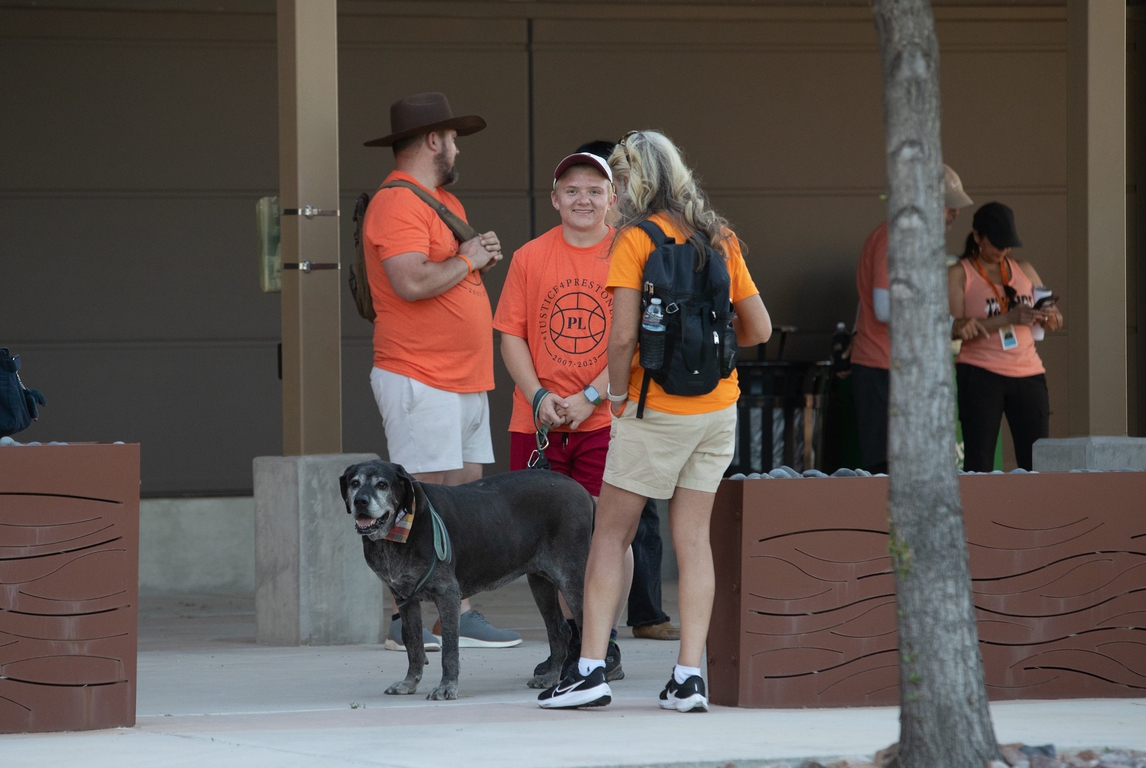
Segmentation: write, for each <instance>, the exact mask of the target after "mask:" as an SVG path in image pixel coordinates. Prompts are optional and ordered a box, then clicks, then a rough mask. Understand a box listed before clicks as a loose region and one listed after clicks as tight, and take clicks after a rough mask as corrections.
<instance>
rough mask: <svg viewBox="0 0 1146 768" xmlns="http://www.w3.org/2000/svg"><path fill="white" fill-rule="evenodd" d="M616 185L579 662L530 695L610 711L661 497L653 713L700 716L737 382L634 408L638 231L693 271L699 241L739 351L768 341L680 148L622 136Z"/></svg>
mask: <svg viewBox="0 0 1146 768" xmlns="http://www.w3.org/2000/svg"><path fill="white" fill-rule="evenodd" d="M609 165H610V166H611V167H612V170H613V178H614V180H615V181H616V182H617V186H618V193H619V199H618V213H619V215H620V222H619V224H618V228H617V230H618V231H617V235H616V238H615V240H614V243H613V250H612V262H611V265H610V270H609V279H608V288H609V290H610V291H612V293H613V324H612V327H611V329H610V332H609V352H608V356H609V368H608V370H609V383H608V388H607V392H608V397H609V400H610V409H611V412H612V416H613V420H612V427H611V434H610V442H609V452H608V457H607V458H606V463H605V475H604V482H603V483H602V486H601V496H600V499H599V500H598V504H597V517H596V523H595V525H594V529H593V543H592V547H591V549H590V552H589V562H588V565H587V567H586V572H585V606H584V621H583V624H584V628H583V632H582V646H581V653H582V655H581V657H580V659H579V660H578V662H577V664H576V665H575V666H571V668H570V670H569V672H568V674H567V675H566V676H565V677H564V678H563V679H562V680H561V681H560V682H559V683H558V684H557V685H556V686H555V687H553V688H550V689H549V690H547V691H545V692H544V693H542V694H541V695H540V696H539V697H538V703H539V704H540V705H541V706H542V707H545V708H547V709H549V708H552V709H569V708H576V707H590V706H604V705H606V704H608V703H609V702H610V701H612V691H611V690H610V688H609V684H608V683H607V682H605V677H604V667H605V655H606V652H607V648H608V642H609V630H610V628H611V627H612V626H613V619H614V610H615V607H616V605H617V601H618V599H619V598H620V594H621V590H622V588H623V587H622V580H623V575H624V556H625V552H626V551H627V550H628V548H629V545H630V543H631V542H632V540H633V536H634V534H635V533H636V530H637V525H638V523H639V521H640V515H641V509H642V507H643V506H644V504H645V501H646V499H647V498H650V497H651V498H662V499H663V498H667V499H670V501H669V524H670V527H671V529H672V537H673V545H674V548H675V549H676V555H677V564H678V567H679V570H680V583H679V599H680V616H681V640H680V653H679V655H678V657H677V665H676V667H675V668H674V670H673V673H672V677H670V679H669V682H668V684H667V685H666V686H665V689H664V691H662V692H661V695H660V706H661V707H662V708H664V709H675V710H678V711H681V712H697V711H707V709H708V698H707V695H706V692H705V686H704V680H703V678H702V676H701V672H700V660H701V656H702V654H703V653H704V642H705V638H706V637H707V635H708V623H709V619H710V617H711V615H712V598H713V590H714V584H715V576H714V573H713V566H712V549H711V547H710V545H709V538H708V529H709V518H710V516H711V514H712V502H713V499H714V498H715V496H716V489H717V487H718V486H719V485H720V480H721V478H722V477H723V476H724V472H725V470H726V469H727V468H728V465H729V463H730V462H731V460H732V453H733V437H734V432H735V428H736V401H737V399H738V398H739V396H740V387H739V385H738V384H737V380H736V373H735V372H733V373H732V375H731V376H730V377H728V378H725V379H721V380H720V382H719V384H717V386H716V388H715V389H714V390H712V391H711V392H709V393H707V394H703V395H697V396H693V397H684V396H680V395H670V394H668V393H667V392H665V391H664V389H663V388H661V387H660V386H659V385H658V384H657V383H656V382H651V383H650V384H649V391H648V394H647V398H646V400H645V409H644V414H643V418H640V419H638V418H636V410H637V408H636V403H635V401H636V400H638V398H639V395H640V390H641V385H642V382H643V379H644V370H643V369H642V368H641V367H640V364H639V356H638V354H637V353H638V350H637V341H638V331H639V328H640V324H641V288H642V285H643V274H644V266H645V262H646V261H647V260H648V258H649V254H650V253H651V252H652V251H653V250H654V244H653V241H652V239H651V237H650V236H649V235H648V234H646V232H645V231H644V230H642V229H640V228H639V227H638V226H637V225H639V224H641V223H642V222H646V221H648V222H652V223H653V224H655V225H656V226H657V227H659V228H660V229H661V231H662V232H663V233H664V234H665V235H666V236H667V237H670V238H674V239H675V240H676V242H677V243H683V242H685V241H686V240H688V241H689V242H693V243H695V244H699V245H700V246H701V247H699V248H697V250H696V253H697V254H698V264H697V269H698V270H699V269H701V268H702V267H703V266H704V264H703V260H704V259H705V254H706V249H705V248H704V247H703V244H704V242H707V243H708V244H710V245H711V246H712V248H713V249H714V250H715V251H716V254H717V257H718V258H721V259H723V260H724V266H725V267H726V269H727V273H728V276H729V278H730V281H729V282H730V290H729V299H730V300H731V302H732V305H733V308H734V310H735V313H736V314H735V317H734V319H733V328H734V330H735V331H736V336H737V340H738V341H739V343H740V345H741V346H750V345H754V344H759V343H762V342H764V341H767V340H768V337H769V336H771V334H772V323H771V320H770V319H769V317H768V311H767V310H766V309H765V307H764V303H763V302H762V301H761V299H760V293H759V291H758V290H757V288H756V285H755V284H754V283H753V282H752V277H751V276H750V275H749V274H748V268H747V266H746V265H745V263H744V257H743V256H742V255H741V252H740V241H739V240H738V239H737V237H736V235H735V234H734V233H733V232H732V230H731V229H730V228H729V226H728V223H727V222H726V221H725V220H724V219H723V218H721V217H720V216H719V215H718V214H717V213H716V212H715V211H713V210H712V209H711V208H710V207H709V205H708V201H707V199H706V198H705V197H704V195H703V194H702V193H701V191H700V189H699V188H698V187H697V185H696V181H695V180H694V178H693V175H692V172H691V171H690V170H689V169H688V167H687V166H686V165H685V164H684V160H683V158H682V157H681V153H680V150H679V149H677V147H676V146H675V145H674V144H673V143H672V142H671V141H670V140H669V139H668V138H667V137H666V136H664V135H663V134H661V133H659V132H657V131H630V132H629V133H628V134H626V135H625V136H624V137H623V138H622V139H621V140H620V142H619V143H618V145H617V148H616V149H615V150H614V151H613V154H612V156H611V157H610V158H609Z"/></svg>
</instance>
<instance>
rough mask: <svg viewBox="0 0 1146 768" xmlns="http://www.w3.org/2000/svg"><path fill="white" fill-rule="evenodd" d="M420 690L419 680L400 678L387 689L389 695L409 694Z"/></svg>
mask: <svg viewBox="0 0 1146 768" xmlns="http://www.w3.org/2000/svg"><path fill="white" fill-rule="evenodd" d="M417 690H418V682H417V681H416V680H415V681H414V682H410V681H409V680H400V681H398V682H397V683H394V684H393V685H392V686H390V687H389V688H387V689H386V693H387V695H389V696H409V695H410V694H411V693H416V692H417Z"/></svg>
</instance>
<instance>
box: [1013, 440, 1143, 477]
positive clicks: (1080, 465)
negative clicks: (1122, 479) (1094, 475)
mask: <svg viewBox="0 0 1146 768" xmlns="http://www.w3.org/2000/svg"><path fill="white" fill-rule="evenodd" d="M1033 458H1034V461H1033V463H1034V468H1035V471H1036V472H1069V471H1070V470H1072V469H1127V468H1130V469H1146V438H1142V437H1066V438H1058V439H1054V440H1050V439H1044V440H1038V441H1036V442H1035V448H1034V457H1033Z"/></svg>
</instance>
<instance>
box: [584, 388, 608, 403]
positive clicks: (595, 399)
mask: <svg viewBox="0 0 1146 768" xmlns="http://www.w3.org/2000/svg"><path fill="white" fill-rule="evenodd" d="M583 394H584V395H585V399H586V400H588V401H589V402H590V403H592V404H593V405H600V404H601V403H603V402H605V401H604V400H602V399H601V393H600V392H598V391H597V388H596V387H594V386H593V385H592V384H590V385H589V386H587V387H585V389H584V390H583Z"/></svg>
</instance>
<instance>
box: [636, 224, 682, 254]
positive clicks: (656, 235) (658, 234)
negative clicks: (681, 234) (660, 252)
mask: <svg viewBox="0 0 1146 768" xmlns="http://www.w3.org/2000/svg"><path fill="white" fill-rule="evenodd" d="M637 226H638V227H640V228H641V231H642V232H644V233H645V234H646V235H648V236H649V239H650V240H652V241H653V245H654V246H656V247H657V248H660V247H661V246H664V245H667V244H668V243H675V242H676V240H674V239H673V238H671V237H666V236H665V233H664V230H663V229H661V228H660V227H658V226H657V225H656V224H654V223H653V222H651V221H649V220H648V219H645V220H644V221H642V222H641V223H640V224H638V225H637Z"/></svg>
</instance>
